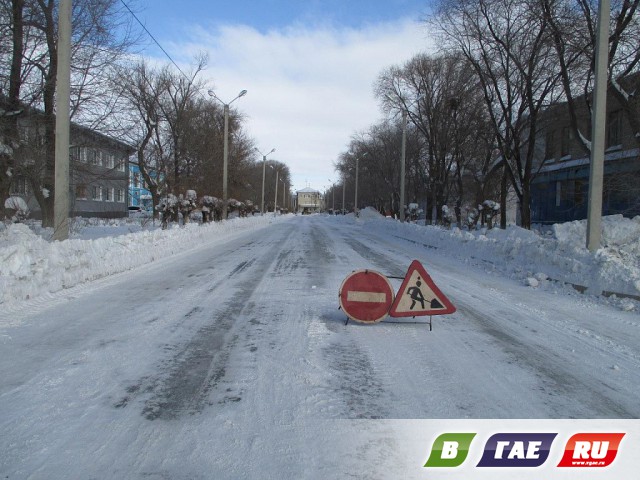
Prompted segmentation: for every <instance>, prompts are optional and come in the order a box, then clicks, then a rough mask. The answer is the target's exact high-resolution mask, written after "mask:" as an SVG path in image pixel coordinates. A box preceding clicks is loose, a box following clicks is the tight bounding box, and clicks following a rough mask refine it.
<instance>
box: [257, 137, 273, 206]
mask: <svg viewBox="0 0 640 480" xmlns="http://www.w3.org/2000/svg"><path fill="white" fill-rule="evenodd" d="M275 151H276V149H275V148H272V149H271V151H270V152H269V153H266V154H264V153H262V152H261V151H260V150H258V148H256V152H258V153H259V154H260V155H262V201H261V203H260V215H264V177H265V172H266V168H267V155H270V154H272V153H273V152H275Z"/></svg>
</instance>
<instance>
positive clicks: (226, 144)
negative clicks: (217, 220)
mask: <svg viewBox="0 0 640 480" xmlns="http://www.w3.org/2000/svg"><path fill="white" fill-rule="evenodd" d="M208 93H209V96H211V97H213V98H215V99H216V100H218V101H219V102H220V103H221V104H222V105H223V106H224V150H223V159H222V218H223V219H225V220H226V218H227V174H228V170H229V105H231V104H232V103H233V102H235V101H236V100H237V99H239V98H240V97H244V96H245V95H246V94H247V91H246V90H242V91H241V92H240V93H239V94H238V95H237V96H236V98H234V99H233V100H231V101H230V102H229V103H224V102H223V101H222V100H220V98H219V97H218V96H217V95H216V94H215V92H214V91H213V90H209V92H208Z"/></svg>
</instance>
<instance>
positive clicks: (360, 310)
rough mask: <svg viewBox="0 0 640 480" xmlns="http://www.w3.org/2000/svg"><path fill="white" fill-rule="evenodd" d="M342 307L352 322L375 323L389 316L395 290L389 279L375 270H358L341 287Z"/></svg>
mask: <svg viewBox="0 0 640 480" xmlns="http://www.w3.org/2000/svg"><path fill="white" fill-rule="evenodd" d="M338 295H339V297H340V307H342V310H343V311H344V313H345V314H346V315H347V317H349V318H350V319H352V320H356V321H358V322H365V323H375V322H379V321H380V320H382V319H383V318H384V317H386V316H387V313H388V312H389V308H390V307H391V304H392V303H393V299H394V293H393V288H391V284H390V283H389V280H387V277H385V276H384V275H382V274H381V273H378V272H376V271H373V270H357V271H355V272H353V273H352V274H351V275H349V276H348V277H347V278H345V279H344V281H343V282H342V285H340V292H339V293H338Z"/></svg>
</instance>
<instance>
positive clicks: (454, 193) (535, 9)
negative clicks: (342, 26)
mask: <svg viewBox="0 0 640 480" xmlns="http://www.w3.org/2000/svg"><path fill="white" fill-rule="evenodd" d="M639 4H640V0H613V1H612V9H611V18H610V35H609V58H608V66H609V82H610V87H611V91H612V92H613V94H614V95H615V96H616V99H617V100H618V101H619V103H620V105H621V106H622V109H623V111H624V112H625V115H626V118H627V120H628V121H629V124H630V125H631V127H632V128H633V129H634V131H635V132H640V118H638V111H639V110H638V102H639V99H638V95H636V94H635V93H636V92H634V91H626V90H625V88H624V87H623V86H622V85H623V84H624V83H623V82H620V81H619V79H620V78H624V77H628V76H629V75H632V74H635V73H637V72H638V70H639V68H638V67H639V65H638V64H639V62H640V15H639V13H638V6H639ZM597 6H598V2H597V1H596V0H436V1H435V2H434V10H433V11H434V13H433V15H432V16H431V17H430V18H429V19H428V20H427V22H428V26H429V27H430V29H431V31H432V33H433V35H434V36H435V38H436V39H437V44H438V45H439V48H440V50H439V51H438V52H437V53H435V54H420V55H417V56H415V57H414V58H413V59H411V60H410V61H408V62H407V63H405V64H404V65H402V66H393V67H390V68H388V69H387V70H386V71H384V72H383V73H382V74H381V75H380V77H379V80H378V82H377V85H376V90H375V93H376V95H377V97H378V98H379V100H380V102H381V104H382V106H383V108H384V110H385V111H386V112H388V113H390V114H392V116H391V117H390V118H389V120H386V121H383V122H382V123H380V124H377V125H374V126H372V127H371V128H370V129H369V130H368V131H367V132H364V133H358V134H355V135H354V136H353V137H352V140H351V143H350V145H349V149H348V151H346V152H345V153H343V154H342V155H341V156H340V158H339V159H338V161H337V162H336V168H337V169H338V171H339V172H340V174H341V178H342V183H343V184H344V185H346V187H347V190H349V196H348V197H347V198H354V197H352V196H351V195H353V188H354V187H355V172H356V163H357V166H358V171H359V182H358V188H359V192H358V203H359V204H360V205H359V206H361V205H364V204H371V205H376V206H378V207H379V208H380V209H385V210H391V211H395V212H397V211H398V210H399V209H400V205H399V200H400V192H399V190H400V177H399V176H400V162H399V159H400V145H401V136H402V130H403V121H402V118H403V116H406V117H407V119H408V126H407V129H406V134H407V147H406V165H407V167H406V177H405V181H406V185H407V190H406V192H407V194H406V195H407V196H406V197H405V202H411V201H418V200H420V201H426V202H427V204H428V205H429V208H428V210H429V211H430V212H431V219H432V221H433V222H435V221H436V220H438V219H440V216H441V207H442V206H443V205H446V204H448V205H450V206H451V205H453V206H455V211H456V216H457V219H458V222H460V220H461V218H460V215H461V212H462V210H463V209H464V206H465V205H468V204H471V205H478V204H481V203H482V202H483V201H484V200H486V199H495V198H499V199H500V205H501V209H500V211H501V221H500V224H501V226H502V227H503V228H504V227H505V226H506V216H505V215H506V208H505V207H506V200H507V195H508V192H509V191H512V192H515V195H516V196H517V200H518V204H519V206H520V212H519V213H520V219H521V224H522V225H523V226H524V227H527V228H528V227H530V225H531V216H530V209H529V205H530V186H531V182H532V180H533V179H534V178H535V175H536V173H537V171H538V169H539V168H540V166H541V164H540V163H539V162H536V159H537V156H536V153H537V152H536V149H537V148H540V144H539V142H537V141H536V139H537V137H538V135H539V132H540V130H541V129H542V128H543V127H544V116H543V114H544V112H545V109H547V108H548V107H549V106H550V105H553V104H556V103H558V102H566V105H567V108H568V112H569V117H570V119H571V128H572V129H573V132H574V136H575V138H578V139H580V140H581V145H582V148H583V149H584V152H585V154H588V153H589V151H590V148H591V143H590V135H591V132H590V131H587V129H585V128H584V126H583V125H584V123H585V122H583V123H581V122H579V121H578V113H577V112H578V111H581V110H584V111H587V112H590V111H591V101H592V98H591V96H590V92H591V91H592V90H593V81H594V69H595V53H594V52H595V43H596V31H595V30H596V11H597ZM585 104H586V106H585ZM586 123H587V124H590V119H589V121H588V122H586ZM636 138H637V139H638V142H639V143H640V134H639V135H636ZM341 187H342V186H340V187H337V188H338V189H340V188H341ZM338 198H340V197H338Z"/></svg>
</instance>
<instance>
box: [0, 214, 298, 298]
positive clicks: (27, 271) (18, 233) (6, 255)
mask: <svg viewBox="0 0 640 480" xmlns="http://www.w3.org/2000/svg"><path fill="white" fill-rule="evenodd" d="M283 218H286V217H275V218H274V217H273V216H264V217H248V218H235V219H232V220H228V221H225V222H217V223H211V224H207V225H199V224H196V223H191V224H187V225H186V226H182V227H178V226H177V225H174V226H173V228H169V229H167V230H162V229H160V228H154V227H151V225H150V224H149V225H148V228H149V229H146V230H145V229H142V230H140V231H137V232H135V233H128V234H127V233H125V232H128V231H130V230H132V229H136V230H137V229H141V224H140V223H138V224H135V223H124V222H116V221H111V222H104V221H103V222H88V224H87V225H85V226H84V227H78V230H79V232H74V234H75V235H76V236H80V237H86V239H84V238H71V239H69V240H65V241H63V242H49V241H47V240H44V239H43V238H42V236H40V235H38V234H36V233H34V231H33V230H31V229H30V228H29V227H28V226H27V225H24V224H12V225H9V226H8V227H7V228H4V229H2V230H0V292H1V293H0V304H2V303H4V304H9V303H16V302H19V301H22V300H27V299H33V298H36V297H39V296H41V295H44V294H47V293H54V292H57V291H59V290H62V289H64V288H70V287H73V286H75V285H78V284H80V283H83V282H87V281H91V280H95V279H98V278H101V277H105V276H107V275H112V274H114V273H120V272H124V271H126V270H130V269H132V268H135V267H137V266H140V265H143V264H146V263H149V262H153V261H154V260H157V259H159V258H164V257H167V256H170V255H174V254H176V253H179V252H181V251H184V250H188V249H191V248H194V247H198V246H200V245H202V244H203V243H204V242H212V241H215V242H220V241H226V240H229V239H231V238H232V237H233V235H234V234H236V233H239V232H243V231H246V230H251V229H259V228H264V227H266V226H268V225H270V224H271V223H273V222H275V221H281V220H282V219H283ZM97 231H98V232H100V233H99V234H96V232H97ZM98 235H102V236H98ZM95 237H98V238H95Z"/></svg>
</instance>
